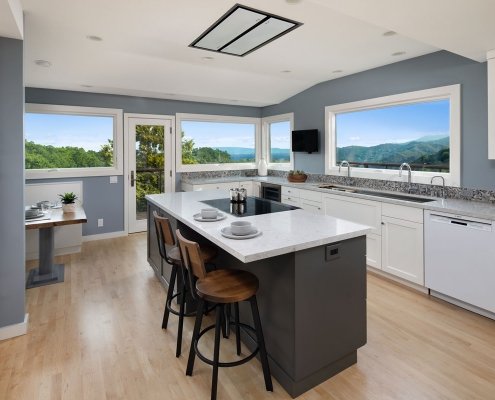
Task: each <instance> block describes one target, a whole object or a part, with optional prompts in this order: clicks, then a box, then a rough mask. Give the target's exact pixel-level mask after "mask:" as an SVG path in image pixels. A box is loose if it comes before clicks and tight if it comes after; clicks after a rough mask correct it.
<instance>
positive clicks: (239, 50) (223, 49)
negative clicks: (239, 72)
mask: <svg viewBox="0 0 495 400" xmlns="http://www.w3.org/2000/svg"><path fill="white" fill-rule="evenodd" d="M301 25H302V24H301V23H300V22H296V21H292V20H290V19H287V18H283V17H279V16H278V15H273V14H270V13H267V12H264V11H260V10H256V9H254V8H250V7H246V6H242V5H240V4H236V5H235V6H234V7H232V8H231V9H230V10H229V11H227V12H226V13H225V14H224V15H223V16H222V17H221V18H220V19H219V20H218V21H216V22H215V23H214V24H213V25H212V26H210V27H209V28H208V29H207V30H206V31H205V32H203V33H202V34H201V35H200V36H199V37H198V38H197V39H196V40H194V42H192V43H191V44H190V45H189V47H194V48H197V49H202V50H209V51H215V52H218V53H223V54H230V55H232V56H239V57H243V56H245V55H246V54H249V53H251V52H252V51H254V50H257V49H259V48H260V47H262V46H264V45H266V44H268V43H270V42H271V41H272V40H275V39H277V38H279V37H281V36H283V35H285V34H286V33H288V32H290V31H292V30H294V29H296V28H297V27H299V26H301Z"/></svg>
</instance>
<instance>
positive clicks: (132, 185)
mask: <svg viewBox="0 0 495 400" xmlns="http://www.w3.org/2000/svg"><path fill="white" fill-rule="evenodd" d="M134 182H135V179H134V171H131V187H134Z"/></svg>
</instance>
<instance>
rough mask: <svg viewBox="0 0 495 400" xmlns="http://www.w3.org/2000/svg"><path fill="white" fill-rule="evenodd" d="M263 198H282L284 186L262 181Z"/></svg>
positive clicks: (276, 199)
mask: <svg viewBox="0 0 495 400" xmlns="http://www.w3.org/2000/svg"><path fill="white" fill-rule="evenodd" d="M261 198H263V199H267V200H273V201H280V200H281V199H282V188H281V186H280V185H275V184H273V183H266V182H261Z"/></svg>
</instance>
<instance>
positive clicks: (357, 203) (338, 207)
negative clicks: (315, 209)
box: [323, 195, 382, 235]
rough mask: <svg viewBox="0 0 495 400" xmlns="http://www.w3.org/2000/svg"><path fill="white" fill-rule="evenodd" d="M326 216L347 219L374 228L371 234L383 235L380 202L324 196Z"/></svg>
mask: <svg viewBox="0 0 495 400" xmlns="http://www.w3.org/2000/svg"><path fill="white" fill-rule="evenodd" d="M323 207H324V210H325V215H331V216H332V217H337V218H342V219H346V220H348V221H352V222H356V223H358V224H363V225H368V226H370V227H372V228H373V230H372V232H371V233H374V234H375V235H381V221H382V208H381V203H380V202H378V201H371V200H361V199H356V198H352V197H349V196H344V195H342V196H339V195H325V196H323Z"/></svg>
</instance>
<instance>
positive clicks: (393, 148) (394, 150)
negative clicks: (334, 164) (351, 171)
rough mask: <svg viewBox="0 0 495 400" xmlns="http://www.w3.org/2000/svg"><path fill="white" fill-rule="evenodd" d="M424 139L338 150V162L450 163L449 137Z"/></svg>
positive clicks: (348, 147) (340, 148)
mask: <svg viewBox="0 0 495 400" xmlns="http://www.w3.org/2000/svg"><path fill="white" fill-rule="evenodd" d="M431 139H432V138H431V137H424V138H420V139H418V140H414V141H411V142H407V143H385V144H379V145H377V146H370V147H365V146H347V147H339V148H337V160H339V161H340V160H348V161H350V162H364V161H365V162H367V163H373V162H376V163H402V162H407V163H409V164H416V163H421V164H425V163H427V164H446V165H447V166H448V163H449V137H442V138H437V139H433V140H431Z"/></svg>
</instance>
